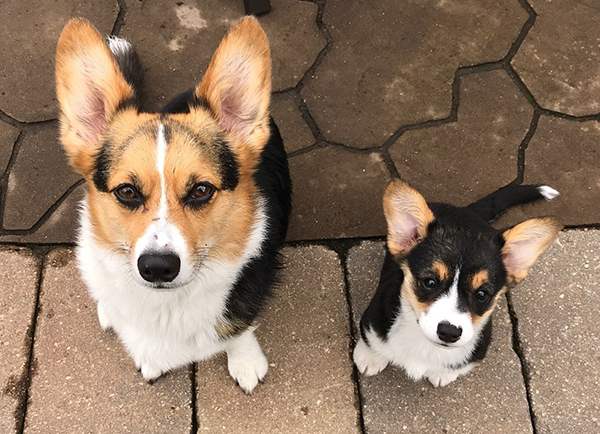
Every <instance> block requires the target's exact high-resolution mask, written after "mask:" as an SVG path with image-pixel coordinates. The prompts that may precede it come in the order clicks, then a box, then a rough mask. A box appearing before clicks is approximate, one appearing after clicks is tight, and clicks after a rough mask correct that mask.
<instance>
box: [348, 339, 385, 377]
mask: <svg viewBox="0 0 600 434" xmlns="http://www.w3.org/2000/svg"><path fill="white" fill-rule="evenodd" d="M354 363H356V367H357V368H358V370H359V371H360V373H361V374H365V375H367V376H371V375H375V374H378V373H380V372H381V371H383V370H384V369H385V367H386V366H387V365H388V363H389V361H388V360H387V359H386V358H385V357H383V356H381V355H379V354H378V353H376V352H375V351H373V349H371V347H369V346H368V345H367V343H366V342H365V341H363V340H362V338H361V339H360V340H359V341H358V343H357V344H356V348H354Z"/></svg>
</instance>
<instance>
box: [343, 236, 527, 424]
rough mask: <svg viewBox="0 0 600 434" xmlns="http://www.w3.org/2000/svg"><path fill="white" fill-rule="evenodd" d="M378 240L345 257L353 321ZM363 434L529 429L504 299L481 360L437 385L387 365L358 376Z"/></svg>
mask: <svg viewBox="0 0 600 434" xmlns="http://www.w3.org/2000/svg"><path fill="white" fill-rule="evenodd" d="M383 256H384V251H383V243H382V242H369V241H365V242H363V243H361V244H360V245H358V246H356V247H353V248H352V249H351V250H350V252H349V254H348V260H347V266H348V273H349V284H350V295H351V300H352V312H353V316H354V320H355V322H356V323H358V321H359V320H360V316H361V315H362V313H363V311H364V310H365V309H366V307H367V305H368V303H369V301H370V297H371V296H372V295H373V293H374V291H375V289H376V287H377V282H378V278H379V272H380V270H381V264H382V263H383ZM360 384H361V392H362V401H363V416H364V421H365V428H366V432H367V433H377V434H384V433H419V434H421V433H449V434H452V433H456V434H459V433H460V434H467V433H469V434H470V433H473V434H475V433H481V432H489V433H511V434H512V433H532V432H533V431H532V426H531V422H530V419H529V408H528V404H527V396H526V392H525V385H524V382H523V378H522V376H521V365H520V362H519V359H518V357H517V355H516V354H515V353H514V351H513V350H512V326H511V322H510V318H509V315H508V311H507V306H506V303H505V302H502V303H500V304H499V306H498V307H497V308H496V311H495V312H494V337H493V341H492V344H491V346H490V348H489V350H488V354H487V356H486V358H485V359H484V360H483V362H482V363H481V364H480V365H479V366H477V367H476V368H475V369H473V371H471V373H469V374H468V375H467V376H464V377H460V378H459V379H458V380H456V381H455V382H454V383H451V384H450V385H448V386H446V387H442V388H434V387H433V386H431V384H429V383H428V382H426V381H420V382H413V381H410V380H409V379H408V378H407V377H406V375H405V374H404V372H403V371H402V369H399V368H393V367H388V368H386V369H385V370H384V371H383V372H382V373H380V374H379V375H376V376H374V377H364V376H363V377H361V378H360Z"/></svg>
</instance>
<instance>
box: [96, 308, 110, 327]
mask: <svg viewBox="0 0 600 434" xmlns="http://www.w3.org/2000/svg"><path fill="white" fill-rule="evenodd" d="M98 322H100V327H101V328H102V330H108V329H110V328H111V327H112V326H111V324H110V321H109V319H108V315H106V311H105V310H104V307H102V304H100V303H98Z"/></svg>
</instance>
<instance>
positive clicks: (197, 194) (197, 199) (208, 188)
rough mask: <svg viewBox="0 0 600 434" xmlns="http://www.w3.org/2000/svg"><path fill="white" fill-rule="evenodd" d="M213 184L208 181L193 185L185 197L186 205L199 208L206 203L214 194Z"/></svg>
mask: <svg viewBox="0 0 600 434" xmlns="http://www.w3.org/2000/svg"><path fill="white" fill-rule="evenodd" d="M215 190H216V188H215V186H214V185H212V184H210V183H208V182H199V183H198V184H196V185H194V187H193V188H192V190H191V191H190V193H189V194H188V196H187V198H186V199H185V203H186V205H189V206H191V207H192V208H200V207H201V206H202V205H204V204H206V203H208V202H209V201H210V200H211V199H212V197H213V195H214V194H215Z"/></svg>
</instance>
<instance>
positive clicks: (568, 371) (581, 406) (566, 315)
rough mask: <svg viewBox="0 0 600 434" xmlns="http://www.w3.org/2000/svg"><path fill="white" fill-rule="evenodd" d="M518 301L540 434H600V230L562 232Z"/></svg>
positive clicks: (514, 296) (515, 297) (517, 296)
mask: <svg viewBox="0 0 600 434" xmlns="http://www.w3.org/2000/svg"><path fill="white" fill-rule="evenodd" d="M512 300H513V305H514V309H515V312H516V314H517V317H518V318H519V323H518V328H519V336H520V339H521V346H522V348H523V353H524V355H525V358H526V360H527V365H528V369H529V372H530V374H531V377H530V380H529V386H530V391H531V399H532V409H533V414H534V417H535V421H536V428H537V432H538V433H539V434H549V433H561V434H575V433H595V432H600V377H598V372H600V353H599V350H598V349H599V348H600V325H598V308H599V306H600V231H598V230H588V231H585V230H578V231H566V232H563V233H561V234H560V236H559V243H558V244H556V245H554V246H553V247H552V248H551V249H550V250H549V251H548V252H547V253H546V254H545V255H544V256H543V257H542V259H541V260H540V261H538V264H537V265H536V266H535V269H534V272H533V273H532V274H531V275H530V276H529V277H528V278H527V279H526V280H525V282H523V284H522V285H521V286H520V287H517V288H515V290H514V291H513V293H512Z"/></svg>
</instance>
